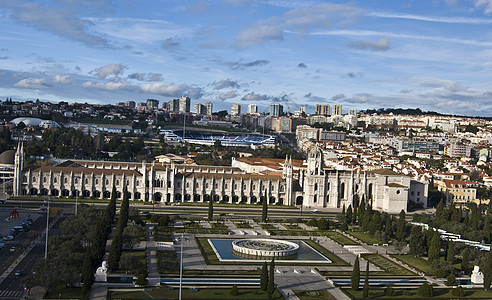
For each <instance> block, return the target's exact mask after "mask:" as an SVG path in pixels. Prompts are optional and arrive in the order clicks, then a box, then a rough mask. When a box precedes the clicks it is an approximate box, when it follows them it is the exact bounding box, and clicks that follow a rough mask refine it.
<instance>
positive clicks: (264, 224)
mask: <svg viewBox="0 0 492 300" xmlns="http://www.w3.org/2000/svg"><path fill="white" fill-rule="evenodd" d="M258 226H260V227H261V228H263V229H265V230H268V231H270V230H279V229H278V228H277V227H275V226H274V225H273V224H269V223H258Z"/></svg>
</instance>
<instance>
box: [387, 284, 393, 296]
mask: <svg viewBox="0 0 492 300" xmlns="http://www.w3.org/2000/svg"><path fill="white" fill-rule="evenodd" d="M394 295H395V290H394V289H393V288H392V287H391V285H388V286H387V287H386V296H389V297H392V296H394Z"/></svg>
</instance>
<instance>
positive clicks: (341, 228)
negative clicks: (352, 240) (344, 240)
mask: <svg viewBox="0 0 492 300" xmlns="http://www.w3.org/2000/svg"><path fill="white" fill-rule="evenodd" d="M340 230H343V231H347V230H348V225H347V223H340Z"/></svg>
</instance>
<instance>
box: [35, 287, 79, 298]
mask: <svg viewBox="0 0 492 300" xmlns="http://www.w3.org/2000/svg"><path fill="white" fill-rule="evenodd" d="M43 298H44V299H88V298H87V297H84V296H82V288H78V287H73V288H71V287H66V286H65V284H59V285H58V286H56V287H55V288H53V289H50V290H48V291H46V293H45V294H44V297H43Z"/></svg>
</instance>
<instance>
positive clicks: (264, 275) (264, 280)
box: [260, 261, 268, 291]
mask: <svg viewBox="0 0 492 300" xmlns="http://www.w3.org/2000/svg"><path fill="white" fill-rule="evenodd" d="M267 287H268V265H267V262H266V261H264V262H263V267H262V268H261V277H260V288H261V290H263V291H266V290H267Z"/></svg>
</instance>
